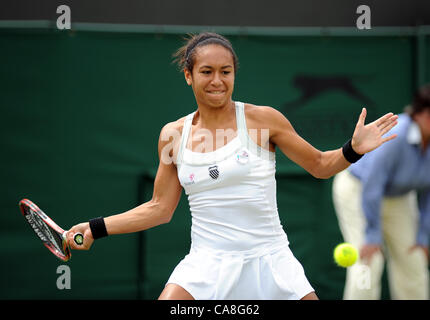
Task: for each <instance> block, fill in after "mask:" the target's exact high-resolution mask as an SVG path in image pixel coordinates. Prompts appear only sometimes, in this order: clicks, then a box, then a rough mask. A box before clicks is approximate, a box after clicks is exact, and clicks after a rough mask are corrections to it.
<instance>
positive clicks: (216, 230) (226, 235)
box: [68, 33, 397, 300]
mask: <svg viewBox="0 0 430 320" xmlns="http://www.w3.org/2000/svg"><path fill="white" fill-rule="evenodd" d="M175 56H176V58H177V62H178V63H179V65H180V68H181V70H183V72H184V76H185V80H186V82H187V84H188V85H189V86H191V87H192V90H193V92H194V96H195V99H196V103H197V110H196V111H194V112H193V113H191V114H189V115H187V116H185V117H183V118H181V119H179V120H177V121H174V122H172V123H168V124H166V125H165V126H164V127H163V128H162V130H161V133H160V138H159V145H158V152H159V157H160V163H159V167H158V171H157V174H156V177H155V182H154V191H153V196H152V199H151V200H150V201H148V202H146V203H144V204H142V205H140V206H138V207H136V208H134V209H131V210H129V211H127V212H124V213H121V214H117V215H113V216H109V217H105V218H103V217H99V218H94V219H91V220H90V221H89V222H86V223H81V224H79V225H76V226H74V227H73V228H71V229H70V232H69V233H68V235H69V238H70V240H69V243H70V244H71V246H72V248H73V249H89V248H90V247H91V245H92V243H93V241H94V239H98V238H101V237H103V236H107V235H111V234H123V233H130V232H136V231H141V230H146V229H149V228H152V227H155V226H157V225H160V224H163V223H167V222H169V221H170V219H171V218H172V215H173V213H174V211H175V208H176V206H177V204H178V202H179V198H180V195H181V190H182V188H184V190H185V193H186V194H187V195H188V201H189V205H190V209H191V215H192V227H191V240H192V244H191V248H190V252H189V254H187V255H186V256H185V257H184V259H183V260H182V261H181V262H180V263H179V264H178V265H177V266H176V268H175V269H174V270H173V272H172V274H171V276H170V278H169V279H168V281H167V283H166V286H165V288H164V290H163V291H162V293H161V295H160V297H159V299H220V300H222V299H250V300H251V299H295V300H298V299H318V298H317V295H316V294H315V290H314V289H313V288H312V286H311V284H310V283H309V281H308V280H307V278H306V276H305V272H304V270H303V267H302V265H301V264H300V263H299V261H298V260H297V259H296V258H295V257H294V255H293V253H292V252H291V250H290V249H289V241H288V238H287V235H286V233H285V232H284V230H283V228H282V225H281V223H280V220H279V216H278V211H277V204H276V181H275V150H276V147H278V148H280V150H281V151H282V152H283V153H284V154H285V155H286V156H287V157H289V158H290V159H291V160H292V161H294V162H295V163H297V164H298V165H300V166H302V167H303V168H304V169H305V170H307V171H308V172H309V173H310V174H311V175H313V176H314V177H317V178H329V177H331V176H333V175H334V174H336V173H338V172H340V171H342V170H344V169H345V168H347V167H348V166H349V165H350V164H351V162H355V161H357V160H358V159H359V158H360V157H361V155H363V154H365V153H366V152H369V151H371V150H373V149H375V148H377V147H379V146H380V145H381V144H383V143H384V142H386V141H389V140H391V139H393V138H394V137H395V136H394V135H393V136H390V137H387V138H383V137H382V136H383V135H384V134H386V133H387V132H388V131H389V130H390V129H391V128H392V127H393V126H395V125H396V120H397V116H396V115H393V114H392V113H388V114H386V115H384V116H383V117H381V118H379V119H378V120H376V121H374V122H372V123H370V124H367V125H365V117H366V110H365V109H363V110H362V112H361V114H360V116H359V119H358V122H357V125H356V128H355V131H354V134H353V137H352V138H351V139H350V140H349V141H348V142H347V143H346V144H345V145H344V146H343V147H342V148H339V149H337V150H332V151H326V152H322V151H319V150H317V149H316V148H314V147H313V146H312V145H310V144H309V143H308V142H306V141H305V140H303V139H302V138H301V137H300V136H299V135H298V134H297V133H296V132H295V130H294V128H293V127H292V125H291V123H290V122H289V121H288V120H287V119H286V118H285V116H284V115H283V114H282V113H280V112H279V111H277V110H276V109H274V108H272V107H268V106H255V105H252V104H250V103H243V102H239V101H234V100H233V99H232V94H233V89H234V81H235V75H236V72H237V69H238V59H237V56H236V54H235V52H234V50H233V48H232V45H231V43H230V42H229V41H228V40H227V39H226V38H225V37H223V36H221V35H218V34H215V33H201V34H198V35H194V36H190V37H189V39H188V40H187V42H186V44H185V45H184V46H183V47H182V48H180V49H179V50H178V51H177V53H176V54H175ZM315 125H318V124H315ZM232 132H233V133H234V134H231V133H232ZM229 133H230V134H229ZM76 232H81V233H83V234H84V244H83V246H76V245H74V244H73V241H72V237H73V234H74V233H76Z"/></svg>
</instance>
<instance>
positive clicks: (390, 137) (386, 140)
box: [382, 134, 397, 143]
mask: <svg viewBox="0 0 430 320" xmlns="http://www.w3.org/2000/svg"><path fill="white" fill-rule="evenodd" d="M395 138H397V134H392V135H391V136H389V137H387V138H383V139H382V143H385V142H388V141H390V140H393V139H395Z"/></svg>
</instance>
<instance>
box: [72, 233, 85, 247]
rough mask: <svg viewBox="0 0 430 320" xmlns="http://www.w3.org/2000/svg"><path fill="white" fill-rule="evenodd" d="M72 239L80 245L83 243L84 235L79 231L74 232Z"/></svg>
mask: <svg viewBox="0 0 430 320" xmlns="http://www.w3.org/2000/svg"><path fill="white" fill-rule="evenodd" d="M73 240H74V241H75V243H76V244H77V245H78V246H81V245H83V243H84V235H83V234H82V233H80V232H78V233H75V235H74V236H73Z"/></svg>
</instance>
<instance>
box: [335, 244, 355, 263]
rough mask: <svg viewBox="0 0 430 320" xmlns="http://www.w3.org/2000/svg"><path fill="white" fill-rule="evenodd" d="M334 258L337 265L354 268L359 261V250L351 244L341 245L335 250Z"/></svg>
mask: <svg viewBox="0 0 430 320" xmlns="http://www.w3.org/2000/svg"><path fill="white" fill-rule="evenodd" d="M333 257H334V261H336V263H337V265H339V266H341V267H344V268H347V267H350V266H352V265H353V264H354V263H355V262H356V261H357V259H358V250H357V248H355V247H354V246H353V245H352V244H350V243H347V242H344V243H340V244H338V245H337V246H336V248H335V249H334V251H333Z"/></svg>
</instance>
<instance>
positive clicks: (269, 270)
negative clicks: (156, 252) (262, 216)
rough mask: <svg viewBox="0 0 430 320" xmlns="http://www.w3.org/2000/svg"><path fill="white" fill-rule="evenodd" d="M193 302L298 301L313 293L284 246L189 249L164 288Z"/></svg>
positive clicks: (301, 271) (293, 258)
mask: <svg viewBox="0 0 430 320" xmlns="http://www.w3.org/2000/svg"><path fill="white" fill-rule="evenodd" d="M169 283H174V284H177V285H179V286H181V287H182V288H184V289H185V290H186V291H188V292H189V293H190V294H191V295H192V296H193V298H194V299H196V300H299V299H301V298H303V297H304V296H305V295H307V294H309V293H311V292H313V291H314V289H313V288H312V286H311V285H310V283H309V281H308V280H307V278H306V276H305V272H304V270H303V267H302V265H301V264H300V262H299V261H298V260H297V259H296V258H295V257H294V255H293V253H292V252H291V250H290V248H289V247H288V245H285V244H283V245H282V246H277V247H273V248H271V249H263V250H259V251H255V250H254V251H249V252H225V251H214V250H211V249H207V248H204V249H203V248H196V247H193V246H192V247H191V250H190V252H189V254H187V255H186V256H185V258H184V259H183V260H182V261H181V262H180V263H179V264H178V265H177V266H176V268H175V269H174V271H173V273H172V274H171V276H170V278H169V280H168V281H167V283H166V285H167V284H169Z"/></svg>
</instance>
